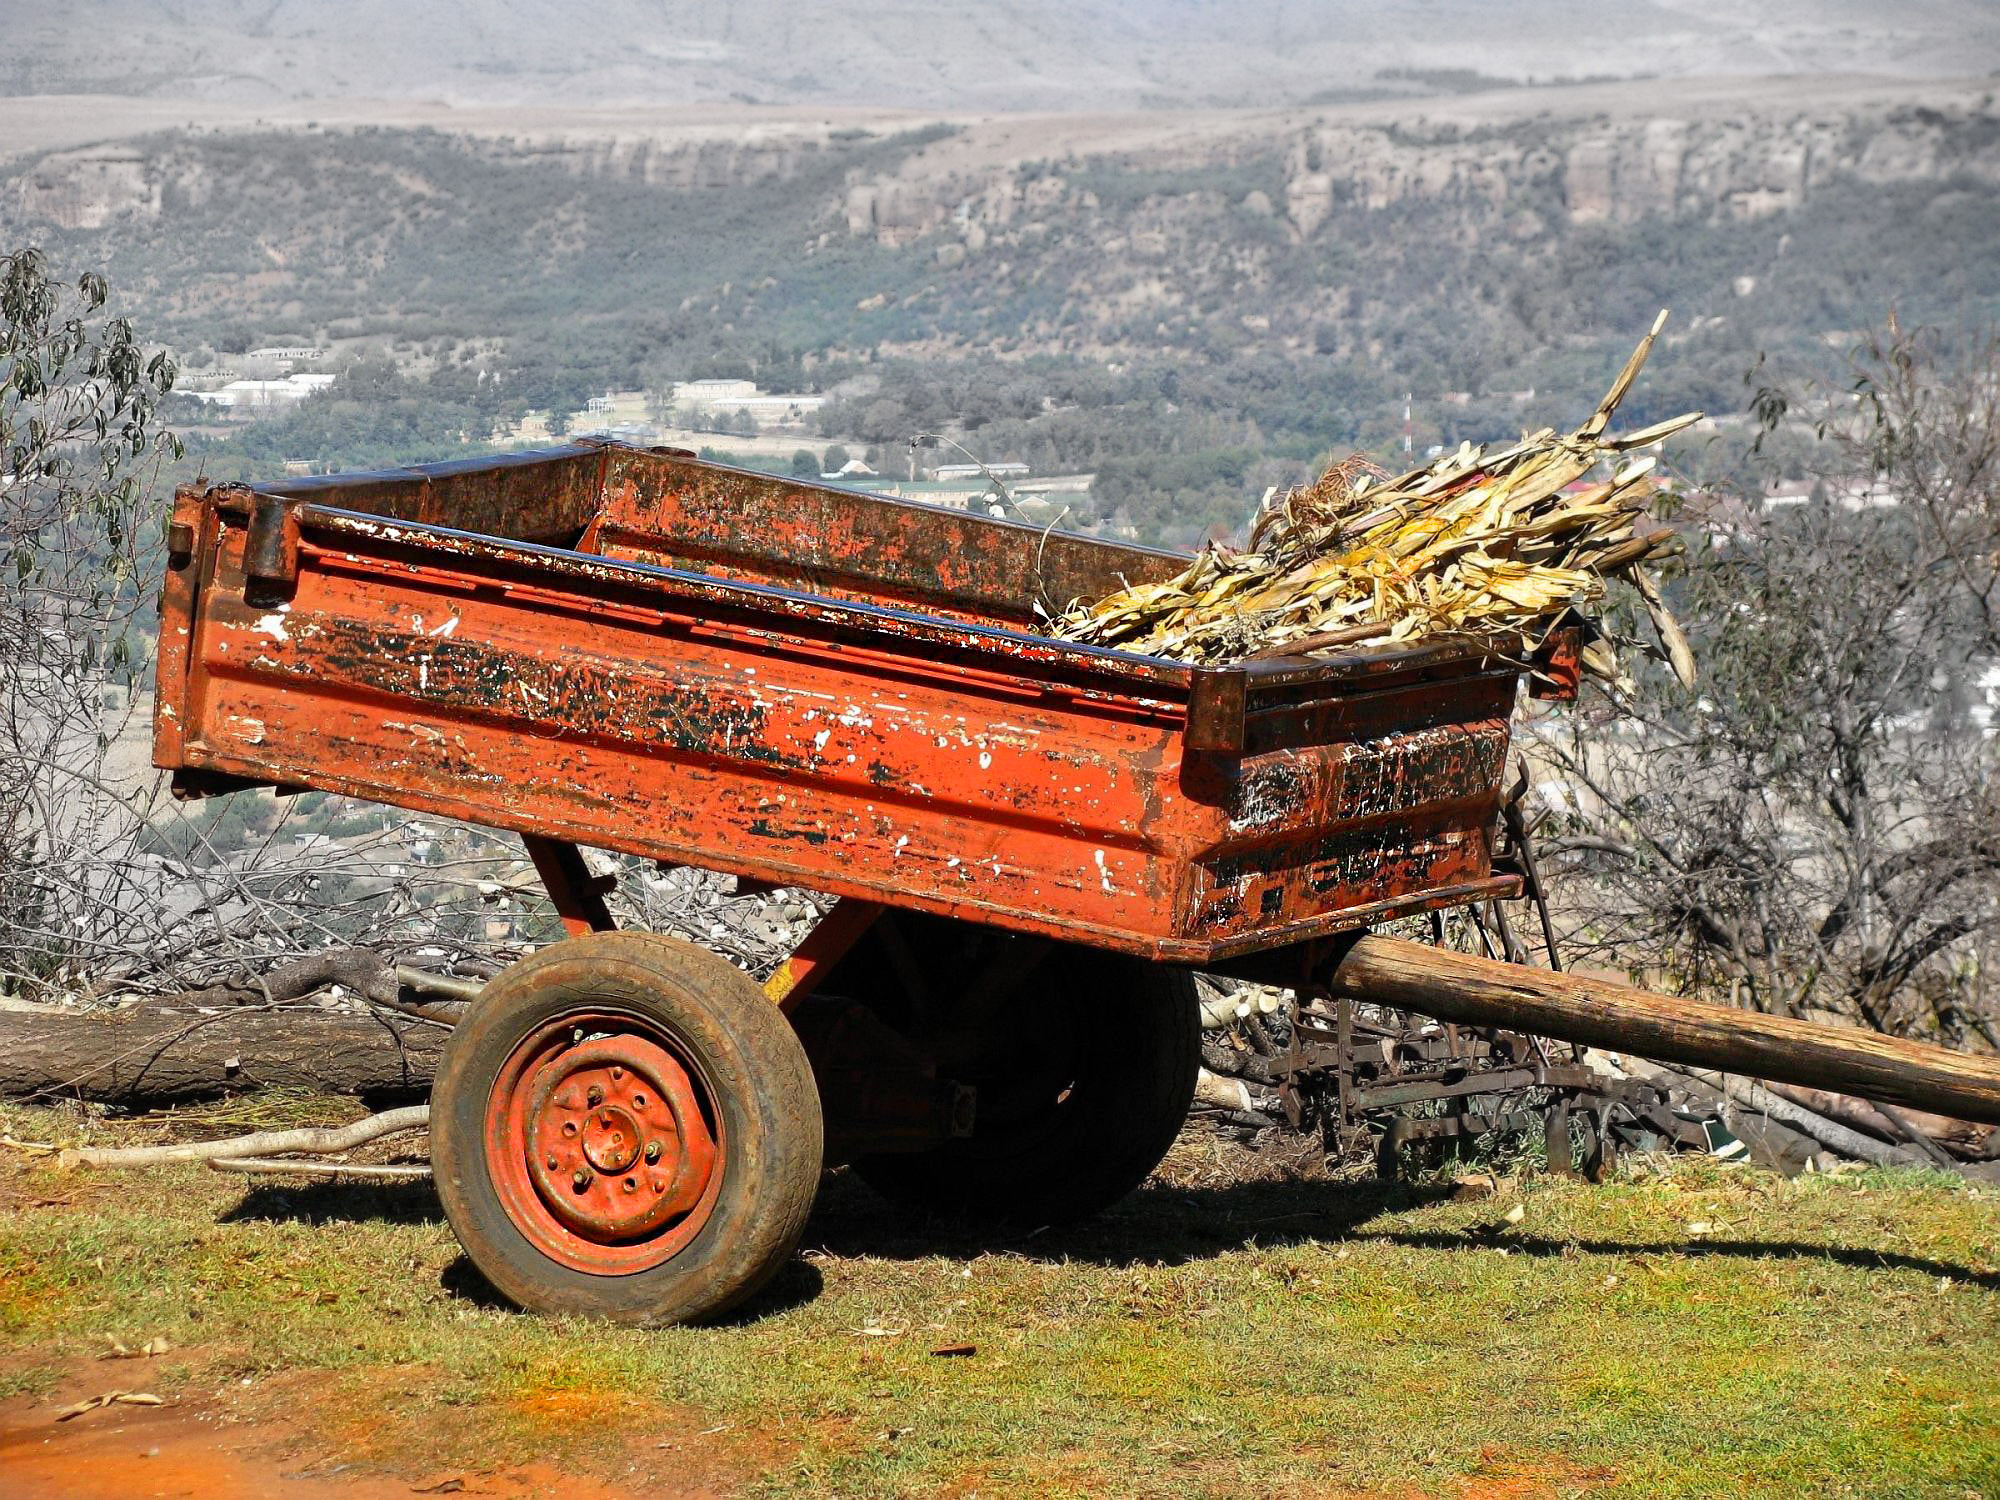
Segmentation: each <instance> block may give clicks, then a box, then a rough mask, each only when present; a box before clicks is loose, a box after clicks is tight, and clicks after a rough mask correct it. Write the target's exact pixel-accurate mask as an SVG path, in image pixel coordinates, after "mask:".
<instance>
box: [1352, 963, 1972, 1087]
mask: <svg viewBox="0 0 2000 1500" xmlns="http://www.w3.org/2000/svg"><path fill="white" fill-rule="evenodd" d="M1329 988H1330V989H1331V990H1332V992H1333V993H1334V994H1335V995H1336V996H1341V997H1345V998H1348V999H1353V1000H1365V1001H1373V1002H1374V1003H1376V1004H1379V1005H1389V1006H1394V1007H1396V1008H1397V1009H1399V1010H1413V1011H1417V1012H1419V1013H1421V1014H1423V1015H1427V1016H1435V1017H1437V1018H1438V1019H1439V1020H1441V1021H1458V1022H1462V1023H1464V1024H1467V1025H1473V1026H1505V1027H1508V1028H1511V1029H1513V1030H1516V1031H1524V1032H1528V1033H1530V1034H1531V1035H1535V1036H1546V1037H1556V1038H1560V1039H1561V1040H1563V1041H1569V1042H1581V1043H1583V1044H1584V1045H1585V1046H1590V1047H1602V1048H1605V1049H1607V1050H1609V1051H1613V1052H1631V1053H1634V1054H1636V1055H1638V1056H1640V1057H1649V1058H1655V1059H1658V1060H1659V1061H1662V1062H1678V1063H1686V1064H1689V1065H1691V1066H1694V1067H1698V1068H1714V1069H1716V1070H1718V1071H1721V1072H1725V1073H1736V1074H1741V1075H1743V1076H1745V1077H1749V1078H1770V1079H1775V1080H1777V1081H1778V1082H1780V1083H1793V1084H1801V1085H1803V1086H1805V1087H1807V1088H1820V1089H1832V1090H1835V1091H1837V1092H1840V1093H1847V1094H1856V1095H1859V1096H1860V1097H1861V1098H1864V1099H1872V1100H1876V1101H1878V1102H1883V1103H1888V1104H1899V1105H1907V1106H1909V1107H1911V1108H1914V1109H1922V1110H1933V1111H1935V1112H1936V1113H1938V1114H1942V1115H1951V1116H1953V1117H1955V1118H1957V1119H1961V1120H1979V1121H1983V1122H1986V1123H1989V1124H2000V1060H1996V1059H1994V1058H1990V1057H1975V1056H1973V1055H1972V1054H1970V1053H1964V1052H1949V1051H1947V1050H1945V1049H1944V1048H1942V1047H1928V1046H1925V1045H1923V1044H1922V1043H1920V1042H1908V1041H1903V1040H1902V1039H1900V1038H1897V1037H1889V1036H1882V1035H1880V1034H1879V1033H1876V1032H1872V1031H1861V1030H1856V1029H1849V1028H1846V1027H1839V1026H1821V1025H1816V1024H1814V1023H1813V1022H1810V1021H1796V1020H1792V1019H1791V1018H1789V1017H1785V1016H1767V1015H1762V1014H1759V1013H1757V1012H1755V1011H1745V1010H1736V1009H1734V1008H1732V1007H1730V1006H1727V1005H1712V1004H1709V1003H1707V1002H1705V1001H1699V1000H1683V999H1676V998H1673V997H1671V996H1667V995H1654V994H1649V993H1648V992H1647V991H1645V990H1641V989H1635V988H1633V987H1632V986H1631V985H1628V984H1620V983H1618V982H1617V981H1616V980H1609V979H1598V978H1593V977H1590V976H1587V975H1581V974H1574V973H1553V972H1551V971H1549V970H1547V969H1530V968H1525V967H1523V966H1521V965H1519V964H1506V963H1498V962H1495V961H1494V960H1492V959H1487V958H1474V957H1472V956H1471V955H1470V954H1465V953H1457V952H1454V951H1452V950H1451V949H1448V948H1435V947H1431V946H1429V945H1428V944H1424V943H1412V942H1406V941H1404V940H1402V939H1400V938H1388V937H1377V936H1374V935H1372V934H1371V935H1369V936H1365V937H1362V938H1359V939H1357V940H1356V941H1355V942H1354V944H1353V946H1352V947H1350V948H1349V949H1348V950H1347V953H1346V955H1345V956H1344V957H1342V959H1341V960H1340V962H1339V963H1338V964H1337V965H1336V966H1335V968H1334V971H1333V975H1332V977H1331V979H1330V981H1329Z"/></svg>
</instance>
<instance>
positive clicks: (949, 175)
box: [0, 89, 2000, 541]
mask: <svg viewBox="0 0 2000 1500" xmlns="http://www.w3.org/2000/svg"><path fill="white" fill-rule="evenodd" d="M996 129H997V127H994V126H991V125H981V124H976V123H975V124H949V123H941V124H935V125H931V126H926V127H922V128H915V129H903V130H894V129H887V128H885V129H882V130H875V131H862V130H846V131H836V130H829V129H826V128H824V127H818V128H812V127H805V126H788V127H785V128H782V129H778V128H774V129H772V130H768V131H764V132H761V133H755V134H746V135H744V136H742V137H740V138H729V137H726V136H717V135H715V134H714V133H712V132H711V133H709V134H707V135H705V136H702V137H700V138H691V139H688V140H684V141H672V140H657V139H656V140H641V141H637V142H634V141H622V142H621V141H616V140H610V139H606V140H591V139H588V138H575V137H572V138H567V139H564V140H561V141H548V140H533V141H530V140H525V139H524V140H505V139H493V138H472V137H466V136H452V135H443V134H437V133H432V132H423V131H404V130H366V129H364V130H352V131H339V132H334V131H324V130H313V131H305V130H293V131H265V132H249V133H240V132H239V133H212V134H193V135H185V134H184V135H178V136H174V137H160V138H153V139H146V140H141V141H137V142H132V143H126V144H123V145H120V146H117V147H113V148H103V149H98V150H90V151H81V152H68V153H58V154H54V155H50V156H44V157H39V158H35V159H30V160H24V161H16V162H14V163H11V164H9V165H7V166H5V167H4V168H0V239H5V240H6V241H8V242H10V243H12V242H23V241H38V242H41V243H43V244H45V245H46V246H47V247H48V248H49V249H50V250H51V252H52V253H54V254H56V255H57V256H59V257H60V258H62V259H63V260H65V261H67V262H69V263H72V264H76V265H79V266H82V265H94V266H98V267H101V268H102V269H103V270H104V271H105V272H106V273H107V274H108V275H109V276H110V278H111V281H112V284H113V285H115V286H117V287H119V288H121V289H124V291H125V292H126V294H127V296H128V298H129V307H128V310H129V311H130V312H131V313H132V314H133V315H134V316H135V318H137V319H138V320H139V322H140V326H141V327H142V328H143V329H144V330H145V331H146V332H147V333H148V334H149V335H150V336H151V337H153V338H155V339H159V340H162V341H165V342H166V343H168V344H170V345H171V346H172V347H173V348H174V349H175V350H176V351H177V352H178V353H179V354H180V355H181V356H182V357H183V359H184V360H185V361H186V362H187V364H188V365H189V367H190V369H191V371H193V372H196V373H198V372H199V370H200V369H201V368H203V367H204V366H207V367H213V366H215V365H216V364H217V363H218V362H226V361H227V360H228V358H229V357H230V356H231V355H232V354H233V353H236V352H240V351H243V350H246V349H249V348H252V347H257V346H260V345H270V344H290V343H320V344H322V345H325V346H327V347H330V348H331V349H333V350H334V351H335V362H334V365H333V367H334V368H338V367H339V366H340V364H342V363H344V362H346V361H348V360H351V359H354V358H358V357H364V356H366V357H369V358H370V359H371V360H372V362H370V363H365V364H364V365H363V367H362V368H361V369H359V370H357V371H356V373H355V376H354V378H353V379H351V380H349V381H348V382H346V384H345V385H344V387H343V388H342V389H341V390H340V391H338V392H337V393H336V396H337V397H338V398H339V399H331V398H320V399H316V400H315V401H314V402H310V403H307V409H304V410H301V411H300V412H298V413H296V414H294V415H293V416H291V417H288V418H284V419H280V420H281V422H282V423H283V424H289V425H280V423H275V422H274V423H272V424H267V426H266V428H265V430H264V431H263V432H262V433H261V435H260V436H254V435H253V437H252V438H251V439H247V440H244V443H239V444H238V448H239V449H240V450H241V451H243V452H245V453H248V454H249V455H250V456H251V457H253V458H254V457H259V456H261V457H262V458H263V459H275V458H277V457H281V456H297V455H298V454H301V453H304V454H306V455H308V456H311V457H314V458H318V459H323V460H324V461H329V462H337V463H353V462H359V461H364V460H371V459H372V460H380V459H401V458H411V457H417V456H437V455H438V454H440V453H443V452H449V451H450V450H451V449H452V448H454V447H457V446H459V445H462V444H463V443H465V442H468V441H479V440H481V439H483V438H484V437H486V436H488V435H489V434H490V433H491V432H492V431H493V429H494V427H495V425H496V424H497V423H500V422H503V421H506V420H509V419H510V418H512V417H516V416H518V415H519V414H521V413H522V412H525V411H527V410H529V409H542V408H549V407H561V408H565V409H567V408H569V407H574V406H578V405H580V404H581V403H582V401H583V399H584V398H585V397H586V396H588V395H590V394H592V393H594V392H601V391H602V390H605V389H609V388H616V389H632V388H647V389H662V388H664V386H665V385H666V384H667V383H668V382H671V381H673V380H677V379H686V378H691V377H699V376H709V375H750V376H754V377H755V378H756V379H757V380H759V381H760V382H761V383H763V384H764V385H765V387H766V388H767V389H768V388H778V389H784V388H798V387H804V388H815V389H821V390H827V391H831V392H833V393H834V395H835V398H836V399H835V400H834V401H833V402H832V403H831V404H830V405H829V407H828V409H827V411H826V413H825V419H826V424H827V426H826V431H825V434H824V435H825V436H827V437H829V438H832V437H840V438H847V439H857V438H858V439H860V440H861V441H863V442H864V443H867V444H873V445H880V446H882V447H884V448H885V449H886V448H887V447H889V446H891V445H895V444H898V443H900V442H901V441H902V440H904V439H906V438H907V437H908V436H909V435H910V434H911V433H913V432H916V431H919V430H932V429H936V428H939V427H944V426H948V425H952V424H958V425H959V426H961V427H962V428H964V429H965V430H966V431H967V432H969V433H973V434H977V439H976V446H977V447H978V449H979V451H980V452H981V453H982V454H983V455H986V456H990V457H994V458H1016V457H1018V458H1022V459H1026V460H1028V461H1029V462H1032V463H1034V464H1036V465H1037V466H1040V467H1063V468H1082V469H1089V470H1092V471H1095V472H1096V473H1097V474H1098V475H1099V483H1098V486H1097V490H1096V502H1097V504H1098V506H1099V508H1100V511H1101V512H1102V513H1103V514H1105V515H1115V516H1117V517H1119V518H1120V519H1123V520H1125V521H1129V522H1130V523H1131V524H1133V525H1135V526H1137V527H1138V528H1139V530H1140V531H1141V532H1142V533H1143V534H1145V535H1148V536H1152V537H1159V538H1165V539H1169V540H1177V541H1187V540H1190V539H1192V538H1194V537H1195V536H1197V535H1199V534H1200V533H1201V531H1202V530H1204V529H1205V528H1207V527H1209V526H1211V525H1213V524H1216V523H1223V524H1229V523H1233V522H1234V521H1236V520H1237V519H1240V517H1241V514H1242V511H1243V507H1244V506H1245V505H1246V504H1247V503H1248V502H1249V501H1251V500H1254V498H1255V496H1256V495H1257V494H1258V493H1260V492H1261V490H1262V488H1263V487H1264V486H1265V485H1266V484H1269V483H1276V482H1280V481H1282V480H1284V479H1287V478H1289V477H1291V476H1292V475H1294V474H1296V473H1297V472H1299V471H1301V470H1302V469H1303V468H1304V467H1305V466H1306V465H1307V464H1308V463H1309V462H1310V461H1312V460H1313V459H1314V458H1315V457H1316V456H1318V455H1321V454H1323V453H1325V452H1327V451H1329V450H1333V449H1346V448H1350V447H1357V446H1358V447H1373V448H1385V447H1387V446H1388V445H1389V444H1391V443H1392V442H1394V441H1396V440H1397V439H1398V438H1399V437H1400V433H1401V428H1402V407H1403V397H1404V394H1405V393H1406V392H1408V393H1410V394H1411V395H1412V396H1413V398H1414V399H1413V407H1414V417H1415V421H1414V427H1415V438H1416V441H1417V442H1418V443H1419V444H1422V445H1428V444H1429V443H1432V442H1448V443H1449V442H1456V441H1457V440H1458V439H1460V438H1461V437H1472V438H1484V437H1490V436H1493V435H1495V434H1496V433H1505V432H1510V431H1512V430H1514V429H1515V428H1517V427H1518V425H1519V424H1520V423H1521V422H1522V421H1523V420H1526V419H1528V418H1530V417H1532V418H1533V419H1534V420H1536V421H1541V420H1546V419H1550V418H1560V417H1562V416H1565V415H1569V414H1580V413H1581V412H1582V411H1583V410H1584V409H1585V408H1586V406H1587V404H1588V402H1589V401H1591V400H1594V399H1595V396H1596V394H1597V393H1598V391H1599V388H1601V386H1602V384H1603V383H1604V381H1605V379H1606V378H1607V377H1608V375H1609V373H1610V371H1611V370H1612V369H1614V368H1615V367H1616V364H1617V362H1618V360H1619V359H1620V358H1621V357H1622V354H1623V352H1624V351H1625V350H1626V349H1628V348H1629V347H1630V344H1631V342H1632V340H1633V338H1634V337H1635V335H1636V334H1637V332H1639V331H1641V330H1642V329H1643V328H1644V326H1645V325H1646V323H1647V322H1648V321H1649V320H1650V318H1651V316H1652V314H1653V313H1654V311H1656V310H1657V309H1658V308H1660V307H1671V308H1673V309H1674V312H1675V321H1674V324H1673V333H1672V336H1671V337H1670V339H1669V340H1668V341H1667V342H1666V343H1665V344H1664V345H1663V347H1662V349H1661V350H1660V352H1659V353H1658V354H1657V355H1656V356H1655V358H1654V361H1653V364H1652V366H1651V368H1650V369H1649V372H1648V379H1647V382H1646V384H1645V385H1644V387H1643V388H1642V389H1641V390H1640V391H1639V392H1638V393H1636V394H1635V396H1634V398H1633V400H1632V402H1630V403H1628V405H1629V409H1630V412H1631V415H1632V416H1633V418H1634V419H1635V420H1636V419H1643V418H1646V417H1649V416H1653V415H1664V414H1667V413H1669V412H1672V411H1679V410H1683V409H1686V408H1689V407H1700V408H1704V409H1707V410H1709V411H1711V412H1716V413H1724V414H1726V413H1730V412H1735V411H1740V410H1742V409H1743V407H1744V406H1745V403H1746V399H1747V395H1748V392H1747V391H1746V388H1745V385H1744V376H1745V372H1746V371H1747V370H1748V369H1749V368H1750V366H1751V364H1752V363H1753V361H1754V360H1755V359H1756V358H1757V356H1758V354H1759V353H1760V352H1768V353H1772V354H1778V355H1790V356H1798V357H1807V356H1810V355H1811V354H1812V353H1813V352H1814V351H1820V350H1824V349H1826V348H1828V347H1829V346H1833V345H1838V344H1839V343H1840V342H1841V340H1842V339H1843V338H1844V337H1846V336H1848V335H1851V333H1852V332H1853V331H1854V330H1856V329H1859V328H1862V327H1865V326H1867V325H1869V324H1871V323H1873V322H1875V321H1877V320H1879V319H1880V318H1881V316H1882V315H1883V313H1884V311H1885V310H1886V309H1888V308H1890V307H1895V308H1897V309H1898V310H1899V312H1900V313H1901V315H1902V317H1903V318H1904V319H1905V321H1913V322H1914V321H1923V320H1927V319H1948V320H1952V321H1954V322H1960V323H1978V322H1981V321H1988V320H1991V319H1992V318H1993V316H1994V314H1995V312H1996V310H2000V191H1997V190H1996V173H2000V113H1996V110H1995V106H1994V103H1993V98H1992V94H1991V93H1990V92H1982V91H1979V90H1976V89H1975V90H1967V91H1964V92H1963V93H1962V94H1961V95H1959V96H1956V97H1954V98H1953V99H1952V100H1951V101H1950V103H1949V106H1948V107H1944V108H1939V107H1932V106H1931V105H1928V104H1926V105H1924V106H1921V107H1919V106H1895V105H1887V106H1880V107H1877V106H1870V107H1868V108H1865V109H1858V110H1857V109H1847V108H1845V107H1843V106H1839V105H1830V106H1828V107H1827V108H1825V109H1821V110H1817V111H1814V110H1809V109H1808V110H1804V111H1800V110H1798V109H1796V108H1788V109H1787V110H1783V111H1779V110H1773V109H1766V110H1765V111H1763V112H1762V113H1761V114H1759V113H1751V114H1748V115H1730V114H1727V113H1718V112H1716V111H1709V112H1708V113H1705V114H1696V115H1691V116H1690V117H1689V118H1685V119H1680V120H1673V119H1662V118H1660V117H1658V116H1653V115H1648V116H1646V117H1644V118H1638V117H1633V118H1616V117H1603V116H1597V115H1583V116H1577V117H1572V118H1562V117H1552V116H1550V115H1547V114H1531V113H1518V112H1517V113H1516V114H1514V115H1512V116H1496V117H1495V118H1494V119H1492V120H1491V121H1490V122H1487V123H1479V122H1476V121H1475V122H1473V123H1469V124H1468V123H1461V122H1459V121H1455V120H1450V119H1439V120H1430V121H1427V122H1414V121H1405V122H1399V121H1390V122H1388V123H1372V122H1365V121H1360V122H1357V121H1353V120H1350V119H1344V118H1340V117H1334V118H1328V117H1326V116H1324V115H1319V116H1315V115H1314V114H1312V113H1310V112H1306V113H1298V114H1292V115H1272V116H1259V117H1254V118H1250V119H1247V120H1246V119H1243V118H1232V119H1231V120H1229V121H1228V122H1227V123H1226V125H1222V126H1217V127H1215V128H1213V129H1211V130H1209V131H1207V132H1206V133H1203V132H1202V131H1200V130H1191V129H1184V130H1181V131H1179V132H1178V133H1177V134H1174V135H1172V136H1170V137H1167V138H1163V139H1158V140H1149V141H1146V142H1143V143H1140V144H1138V145H1133V146H1127V147H1123V148H1120V146H1119V143H1118V142H1117V141H1115V140H1094V139H1093V137H1092V136H1091V135H1090V134H1089V133H1088V132H1080V133H1078V134H1077V135H1076V136H1075V137H1074V141H1075V144H1073V145H1072V146H1071V147H1070V148H1069V149H1056V150H1049V151H1047V152H1046V153H1045V154H1036V151H1035V145H1034V143H1033V141H1030V142H1029V143H1028V144H1026V145H1023V144H1021V143H1019V142H1016V143H1014V144H1012V145H1011V146H1010V145H1008V144H1007V142H1006V141H1004V140H1001V139H999V138H998V137H996V134H995V131H996ZM1054 134H1055V137H1056V138H1057V139H1060V138H1061V136H1062V133H1061V132H1055V133H1054ZM1003 147H1004V148H1005V149H1003ZM1531 390H1532V391H1534V392H1535V393H1536V394H1535V395H1534V397H1533V398H1532V400H1531V399H1529V398H1528V396H1527V394H1526V393H1527V392H1529V391H1531ZM245 443H247V446H245Z"/></svg>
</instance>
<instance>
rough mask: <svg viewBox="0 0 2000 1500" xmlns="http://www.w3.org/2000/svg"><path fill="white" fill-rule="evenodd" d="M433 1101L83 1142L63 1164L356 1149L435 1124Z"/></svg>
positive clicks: (114, 1163) (219, 1158)
mask: <svg viewBox="0 0 2000 1500" xmlns="http://www.w3.org/2000/svg"><path fill="white" fill-rule="evenodd" d="M430 1122H431V1109H430V1106H429V1105H428V1104H415V1105H411V1106H410V1107H409V1108H407V1109H391V1110H384V1111H383V1112H382V1113H381V1114H378V1115H370V1116H369V1117H368V1118H367V1119H365V1120H356V1121H355V1122H354V1123H353V1124H352V1125H339V1126H310V1125H309V1126H300V1127H298V1128H296V1129H292V1130H259V1131H255V1132H253V1133H252V1134H250V1135H239V1136H232V1137H230V1138H229V1139H228V1140H224V1141H178V1142H175V1143H174V1144H173V1145H170V1146H84V1147H77V1148H73V1149H71V1150H67V1151H64V1152H61V1153H60V1154H59V1156H58V1157H57V1160H58V1161H59V1162H60V1164H61V1165H63V1166H75V1167H139V1166H156V1165H159V1164H160V1163H163V1162H177V1161H229V1160H233V1159H236V1158H241V1157H259V1156H284V1155H287V1154H289V1153H292V1152H311V1153H314V1154H317V1155H325V1154H326V1153H328V1152H333V1151H352V1150H353V1149H354V1148H355V1147H356V1146H363V1145H366V1144H367V1143H368V1142H370V1141H377V1140H380V1139H382V1138H383V1137H384V1136H391V1135H402V1134H405V1133H407V1132H409V1131H412V1130H427V1129H429V1128H430Z"/></svg>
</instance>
